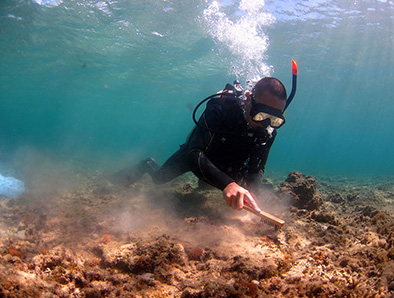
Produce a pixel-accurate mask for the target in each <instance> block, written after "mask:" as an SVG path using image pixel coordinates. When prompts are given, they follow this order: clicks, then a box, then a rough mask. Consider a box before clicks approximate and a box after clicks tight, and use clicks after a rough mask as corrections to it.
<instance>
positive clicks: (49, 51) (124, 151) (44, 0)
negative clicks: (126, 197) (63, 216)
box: [0, 0, 394, 176]
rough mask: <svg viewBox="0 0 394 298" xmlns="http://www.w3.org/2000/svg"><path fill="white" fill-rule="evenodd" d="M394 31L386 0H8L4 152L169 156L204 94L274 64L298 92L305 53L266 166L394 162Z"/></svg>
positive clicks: (10, 155)
mask: <svg viewBox="0 0 394 298" xmlns="http://www.w3.org/2000/svg"><path fill="white" fill-rule="evenodd" d="M393 34H394V3H393V2H392V1H384V0H379V1H329V0H327V1H324V0H318V1H273V0H272V1H265V3H264V2H263V1H261V0H259V1H257V0H244V1H232V0H224V1H216V2H215V1H202V0H201V1H199V0H193V1H192V0H186V1H185V0H182V1H170V0H163V1H157V0H156V1H152V0H149V1H132V0H118V1H115V0H112V1H110V0H107V1H97V0H79V1H76V0H64V1H61V0H35V1H33V0H1V2H0V69H1V73H0V94H1V96H0V98H1V99H0V123H1V126H0V163H9V166H12V164H16V163H18V160H26V156H36V155H34V154H33V155H31V154H30V152H32V151H33V152H39V153H40V154H42V155H44V156H50V157H51V158H55V159H59V160H78V161H79V162H81V163H84V162H86V163H87V164H90V165H92V167H104V168H106V167H111V165H112V166H113V167H117V166H120V165H121V164H122V163H123V162H125V163H126V162H133V161H136V160H138V159H140V158H145V157H148V156H154V157H156V159H157V160H158V161H159V162H163V161H165V160H166V158H168V157H169V156H170V154H171V153H172V152H174V151H175V150H176V149H177V148H178V145H179V144H182V143H183V142H184V140H185V138H186V136H187V134H188V132H189V131H190V129H191V128H192V127H193V123H192V119H191V112H192V109H193V107H194V106H195V105H196V104H197V103H198V102H199V101H200V100H201V99H203V98H205V97H207V96H208V95H210V94H212V93H214V92H216V91H218V90H219V89H221V88H223V87H224V85H225V84H226V83H227V82H232V81H233V80H234V79H236V78H237V79H239V80H240V81H241V83H242V84H244V85H246V83H245V82H246V81H247V80H253V79H258V78H260V77H263V76H267V75H271V76H275V77H278V78H279V79H281V80H282V81H283V82H284V84H285V85H286V86H287V88H288V92H290V88H291V59H295V60H296V61H297V63H298V66H299V76H298V82H299V84H298V90H297V94H296V97H295V99H294V101H293V103H292V104H291V106H290V107H289V109H288V110H287V112H286V120H287V123H286V125H285V126H283V127H282V128H280V130H279V133H278V137H277V139H276V141H275V144H274V146H273V148H272V151H271V154H270V158H269V161H268V164H267V172H268V173H269V172H270V171H272V172H274V171H278V172H282V173H288V172H289V171H293V170H298V171H301V172H304V173H306V174H315V173H320V174H327V175H332V174H346V175H354V176H358V175H381V174H394V170H393V169H394V156H393V152H394V132H393V129H394V117H393V115H394V96H393V91H392V90H393V89H392V88H393V82H394V56H393V52H394V41H393V40H394V39H393ZM22 168H23V167H22ZM0 173H1V171H0Z"/></svg>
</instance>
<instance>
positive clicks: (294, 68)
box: [283, 60, 298, 111]
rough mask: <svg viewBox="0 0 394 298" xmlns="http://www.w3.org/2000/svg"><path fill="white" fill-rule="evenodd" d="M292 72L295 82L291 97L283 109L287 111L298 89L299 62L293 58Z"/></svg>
mask: <svg viewBox="0 0 394 298" xmlns="http://www.w3.org/2000/svg"><path fill="white" fill-rule="evenodd" d="M291 73H292V74H293V84H292V87H291V93H290V95H289V97H288V98H287V100H286V106H285V108H284V109H283V111H286V109H287V107H288V106H289V104H290V103H291V101H292V100H293V97H294V95H295V93H296V90H297V74H298V67H297V63H296V62H295V61H294V60H291Z"/></svg>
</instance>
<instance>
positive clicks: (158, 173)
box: [146, 147, 190, 184]
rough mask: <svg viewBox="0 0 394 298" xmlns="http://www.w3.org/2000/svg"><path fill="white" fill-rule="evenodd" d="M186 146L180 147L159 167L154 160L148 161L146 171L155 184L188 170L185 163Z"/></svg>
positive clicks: (164, 181) (169, 179)
mask: <svg viewBox="0 0 394 298" xmlns="http://www.w3.org/2000/svg"><path fill="white" fill-rule="evenodd" d="M186 154H187V152H186V148H183V147H181V148H180V149H179V150H178V151H176V152H175V153H174V154H173V155H172V156H171V157H170V158H169V159H168V160H167V161H166V162H165V163H164V164H163V165H162V166H161V167H159V166H158V165H157V164H156V162H154V160H153V162H148V163H147V167H146V172H147V173H148V174H149V175H150V176H151V177H152V180H153V182H154V183H156V184H162V183H166V182H168V181H171V180H172V179H174V178H176V177H178V176H180V175H182V174H184V173H186V172H188V171H190V170H189V168H188V166H187V164H186Z"/></svg>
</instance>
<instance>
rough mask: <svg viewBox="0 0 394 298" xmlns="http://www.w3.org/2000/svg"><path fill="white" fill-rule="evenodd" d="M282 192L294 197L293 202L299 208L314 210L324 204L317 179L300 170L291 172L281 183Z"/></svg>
mask: <svg viewBox="0 0 394 298" xmlns="http://www.w3.org/2000/svg"><path fill="white" fill-rule="evenodd" d="M280 186H281V188H280V190H281V192H282V193H284V194H287V195H289V196H290V197H291V198H292V202H291V204H292V205H293V206H294V207H297V208H299V209H307V210H314V209H317V208H319V207H320V206H321V205H322V204H323V200H322V195H321V194H320V193H319V191H318V189H317V186H318V183H317V179H316V178H315V177H312V176H306V175H304V174H301V173H300V172H291V173H290V174H289V175H288V177H287V179H286V180H285V181H284V182H282V183H281V185H280Z"/></svg>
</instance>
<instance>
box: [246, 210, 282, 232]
mask: <svg viewBox="0 0 394 298" xmlns="http://www.w3.org/2000/svg"><path fill="white" fill-rule="evenodd" d="M244 209H245V210H246V211H249V212H251V213H253V214H256V215H257V216H260V217H261V218H262V219H263V220H264V221H265V222H266V223H268V224H270V225H274V226H275V228H281V227H283V225H284V224H285V221H284V220H283V219H280V218H277V217H276V216H273V215H272V214H269V213H267V212H264V211H260V212H258V211H256V210H255V209H253V208H252V207H249V206H246V205H244Z"/></svg>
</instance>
